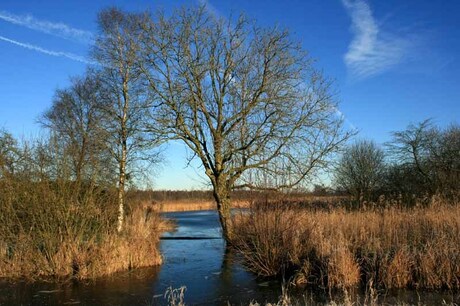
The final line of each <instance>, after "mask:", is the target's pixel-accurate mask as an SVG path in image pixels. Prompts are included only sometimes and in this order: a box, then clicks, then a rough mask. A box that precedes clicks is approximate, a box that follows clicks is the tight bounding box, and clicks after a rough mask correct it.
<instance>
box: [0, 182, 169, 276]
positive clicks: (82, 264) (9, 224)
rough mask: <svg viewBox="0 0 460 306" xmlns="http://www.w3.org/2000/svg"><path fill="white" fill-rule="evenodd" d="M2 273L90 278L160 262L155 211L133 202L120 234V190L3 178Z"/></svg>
mask: <svg viewBox="0 0 460 306" xmlns="http://www.w3.org/2000/svg"><path fill="white" fill-rule="evenodd" d="M0 190H2V192H1V193H0V203H1V213H0V277H6V278H26V279H37V278H47V277H52V278H59V279H68V278H73V279H88V278H95V277H99V276H103V275H108V274H111V273H113V272H116V271H122V270H129V269H133V268H137V267H144V266H151V265H158V264H160V263H161V256H160V253H159V250H158V241H159V235H160V232H161V231H162V228H163V227H165V226H167V224H166V223H165V221H163V220H161V219H160V217H159V216H158V214H157V213H155V212H153V211H152V210H150V209H148V208H143V207H142V206H140V205H135V203H132V204H133V205H132V207H131V209H129V212H128V215H127V218H126V226H125V228H124V231H123V232H122V233H120V234H119V233H117V232H116V211H115V209H116V205H115V203H116V192H115V191H114V190H110V189H104V188H100V187H96V186H91V185H85V186H84V185H77V184H75V183H72V182H68V181H53V182H51V181H45V180H43V181H39V182H31V181H30V180H28V179H27V180H26V179H25V180H22V179H9V180H6V179H4V180H1V181H0Z"/></svg>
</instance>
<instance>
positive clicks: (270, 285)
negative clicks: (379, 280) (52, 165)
mask: <svg viewBox="0 0 460 306" xmlns="http://www.w3.org/2000/svg"><path fill="white" fill-rule="evenodd" d="M165 217H166V218H171V219H174V220H175V221H176V222H177V225H178V227H177V230H176V231H175V232H171V233H165V234H164V235H163V239H162V241H161V251H162V254H163V256H164V263H163V265H161V266H159V267H153V268H147V269H139V270H136V271H134V272H129V273H119V274H116V275H113V276H111V277H108V278H103V279H98V280H96V281H93V282H88V283H81V282H75V283H67V284H65V285H63V284H56V283H50V282H35V283H25V282H24V283H23V282H20V283H9V282H7V281H0V305H167V300H166V299H165V297H164V293H165V292H166V291H167V289H168V288H169V287H172V288H179V287H181V286H186V290H185V302H186V304H187V305H228V303H230V304H231V305H248V304H249V302H250V301H254V300H256V301H258V302H259V303H261V304H263V303H265V302H275V301H277V299H278V297H279V295H280V294H281V283H280V282H278V281H267V280H264V279H258V278H257V277H256V276H255V275H254V274H252V273H250V272H247V271H246V270H245V269H244V268H243V267H242V265H241V263H240V261H239V260H235V256H236V255H235V254H231V253H228V252H226V251H225V250H226V249H225V243H224V241H223V240H222V238H221V233H220V226H219V221H218V217H217V214H216V212H215V211H196V212H175V213H165ZM293 294H294V295H297V296H298V297H299V296H301V295H302V294H305V292H303V293H302V294H301V293H299V292H297V293H296V292H293ZM307 296H308V297H307V298H306V299H307V301H309V304H310V303H311V304H324V303H326V302H327V296H326V295H325V294H313V293H307ZM363 299H364V298H363ZM443 301H444V302H445V303H446V304H452V303H457V304H460V293H449V292H442V293H440V292H422V293H420V292H419V293H416V292H413V291H395V292H391V293H387V295H386V297H385V300H384V303H386V304H387V305H388V304H390V305H391V304H394V303H398V304H401V303H405V304H414V305H417V304H419V305H420V304H422V305H441V304H442V303H443Z"/></svg>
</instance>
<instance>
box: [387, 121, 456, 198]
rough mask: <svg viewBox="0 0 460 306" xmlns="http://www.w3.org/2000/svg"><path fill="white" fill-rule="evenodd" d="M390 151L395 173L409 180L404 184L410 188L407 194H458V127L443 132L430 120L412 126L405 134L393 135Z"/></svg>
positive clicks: (389, 144)
mask: <svg viewBox="0 0 460 306" xmlns="http://www.w3.org/2000/svg"><path fill="white" fill-rule="evenodd" d="M388 147H389V151H390V153H391V154H392V156H393V159H394V163H395V170H398V169H399V172H400V173H402V174H405V176H402V175H400V176H402V180H404V179H405V181H406V182H403V184H404V185H407V186H405V187H407V188H406V189H407V190H411V191H412V193H417V194H419V195H420V194H421V193H428V194H434V193H436V192H440V193H444V194H455V193H456V192H457V190H458V188H459V183H458V182H459V179H458V178H459V175H460V174H459V172H460V128H459V127H458V125H451V126H450V127H448V128H446V129H444V130H443V129H440V128H438V127H436V126H433V124H432V122H431V121H430V120H425V121H422V122H420V123H418V124H410V125H409V126H408V127H407V128H406V129H405V130H403V131H398V132H394V133H393V140H392V142H390V143H388ZM409 174H410V175H411V176H412V177H410V176H409ZM400 180H401V179H400Z"/></svg>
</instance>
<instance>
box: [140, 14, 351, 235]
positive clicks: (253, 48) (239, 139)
mask: <svg viewBox="0 0 460 306" xmlns="http://www.w3.org/2000/svg"><path fill="white" fill-rule="evenodd" d="M142 26H143V31H144V36H143V37H142V52H143V53H142V61H141V62H140V63H141V65H142V71H143V73H144V76H145V78H146V79H147V81H148V85H149V89H150V93H151V95H152V96H154V97H155V100H156V101H157V102H158V104H159V106H158V109H157V111H156V115H157V116H156V119H157V120H156V124H157V126H156V128H157V129H160V130H162V131H164V132H167V133H168V134H169V135H170V136H171V138H174V139H179V140H182V141H184V142H185V144H186V145H187V146H188V148H189V149H190V150H191V151H192V152H193V154H194V156H196V157H197V158H198V159H199V160H200V161H201V163H202V165H203V168H204V171H205V174H206V176H207V177H208V178H209V180H210V182H211V184H212V187H213V194H214V198H215V200H216V203H217V208H218V212H219V217H220V221H221V225H222V229H223V235H224V237H225V238H226V239H227V240H229V239H231V235H232V229H231V218H230V217H231V213H230V210H231V201H230V191H231V190H232V189H234V188H253V187H258V186H256V185H255V184H254V183H253V182H251V181H250V180H247V178H249V177H250V175H245V174H247V173H249V172H255V173H259V174H260V173H264V175H266V176H271V177H278V178H279V177H284V178H289V179H288V180H287V179H282V180H273V182H277V183H278V184H277V185H276V186H270V187H271V188H283V187H292V186H294V185H297V184H299V183H300V182H302V181H303V180H305V179H306V178H307V177H308V176H309V175H310V174H312V173H313V172H314V170H316V168H317V167H319V166H321V165H323V164H324V163H325V162H326V161H327V157H328V156H329V154H330V153H332V152H333V151H334V150H335V149H336V148H337V146H338V145H339V144H340V143H342V142H343V141H344V140H345V139H347V138H348V136H349V135H350V134H349V133H344V132H343V130H342V120H341V118H340V117H339V116H337V110H336V108H335V107H336V104H335V102H334V99H333V96H332V94H331V90H330V85H331V83H330V82H329V81H328V80H327V79H325V78H324V77H323V76H322V74H321V73H320V72H319V71H318V70H316V69H315V68H314V65H313V60H312V59H311V58H310V57H309V56H308V55H307V53H306V52H305V51H304V50H302V48H301V46H300V44H299V43H297V42H295V41H293V39H292V38H291V37H290V35H289V34H288V32H287V31H282V30H279V29H278V28H277V27H274V28H267V29H264V28H259V27H257V26H256V25H255V24H254V23H252V22H250V21H248V20H247V19H246V18H245V17H240V18H238V19H237V20H225V19H219V18H216V17H215V16H213V15H212V14H210V13H208V11H207V10H206V7H204V6H201V7H196V8H191V9H186V8H184V9H182V10H179V11H176V12H175V13H174V14H173V15H172V16H170V17H166V16H164V15H163V14H159V15H158V16H156V18H155V20H150V21H149V22H144V23H143V24H142Z"/></svg>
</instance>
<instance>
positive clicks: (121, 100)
mask: <svg viewBox="0 0 460 306" xmlns="http://www.w3.org/2000/svg"><path fill="white" fill-rule="evenodd" d="M143 18H144V16H143V15H137V14H128V13H126V14H125V13H122V12H121V11H119V10H118V9H115V8H110V9H106V10H104V11H102V12H101V13H100V14H99V19H98V21H99V29H100V34H99V36H98V38H97V40H96V44H95V47H94V50H93V53H92V55H93V58H94V59H95V60H96V61H97V62H98V63H99V64H100V69H99V70H98V73H99V74H100V78H101V80H102V87H103V88H102V91H103V100H104V102H103V104H104V106H103V112H104V117H105V118H104V121H103V122H104V129H105V130H106V135H107V138H106V143H107V147H108V149H109V151H110V153H111V156H112V158H113V160H114V161H115V162H116V164H117V165H118V226H117V229H118V231H119V232H120V231H121V230H122V228H123V219H124V213H125V188H126V183H127V179H129V177H130V172H129V169H130V166H131V165H132V164H133V163H134V161H135V160H137V159H138V158H139V153H140V152H141V151H142V150H146V149H148V148H151V147H152V146H154V145H156V143H157V138H152V137H151V136H152V134H146V133H145V129H144V128H143V126H144V121H145V119H147V118H148V117H147V116H146V114H147V112H148V101H149V99H147V95H146V90H145V89H146V87H145V86H143V84H142V78H141V73H140V70H139V68H138V64H137V63H138V60H139V57H138V53H139V50H140V45H139V35H140V31H139V26H138V25H139V23H140V22H141V21H142V20H143ZM152 156H153V157H157V154H154V153H152Z"/></svg>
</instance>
